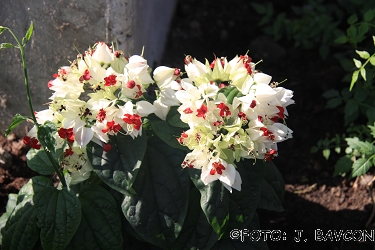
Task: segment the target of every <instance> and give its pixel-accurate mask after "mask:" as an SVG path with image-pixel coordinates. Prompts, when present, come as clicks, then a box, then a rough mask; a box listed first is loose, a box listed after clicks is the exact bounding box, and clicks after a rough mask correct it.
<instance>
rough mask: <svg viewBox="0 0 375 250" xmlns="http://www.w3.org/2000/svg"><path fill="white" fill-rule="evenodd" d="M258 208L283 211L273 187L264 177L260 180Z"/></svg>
mask: <svg viewBox="0 0 375 250" xmlns="http://www.w3.org/2000/svg"><path fill="white" fill-rule="evenodd" d="M259 208H262V209H267V210H272V211H276V212H282V211H284V208H283V206H282V204H281V200H280V198H279V197H278V195H277V193H276V192H275V190H274V188H273V187H272V186H271V185H270V183H268V182H267V181H266V180H265V179H262V180H261V195H260V201H259Z"/></svg>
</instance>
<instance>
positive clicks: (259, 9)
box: [251, 3, 266, 14]
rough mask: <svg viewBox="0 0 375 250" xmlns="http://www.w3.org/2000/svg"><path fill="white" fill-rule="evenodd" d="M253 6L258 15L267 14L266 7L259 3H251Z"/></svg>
mask: <svg viewBox="0 0 375 250" xmlns="http://www.w3.org/2000/svg"><path fill="white" fill-rule="evenodd" d="M251 6H252V7H253V8H254V9H255V11H256V12H257V13H258V14H265V13H266V7H265V6H264V5H263V4H259V3H251Z"/></svg>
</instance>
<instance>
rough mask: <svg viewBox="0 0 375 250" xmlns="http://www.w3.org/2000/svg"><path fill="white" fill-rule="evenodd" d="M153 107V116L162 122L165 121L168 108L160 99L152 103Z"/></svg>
mask: <svg viewBox="0 0 375 250" xmlns="http://www.w3.org/2000/svg"><path fill="white" fill-rule="evenodd" d="M154 107H155V112H154V113H155V115H156V116H157V117H159V118H160V119H162V120H164V121H165V120H166V119H167V115H168V112H169V110H170V107H169V106H167V105H164V104H163V103H162V102H161V101H160V99H157V100H155V101H154Z"/></svg>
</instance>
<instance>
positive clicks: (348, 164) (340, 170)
mask: <svg viewBox="0 0 375 250" xmlns="http://www.w3.org/2000/svg"><path fill="white" fill-rule="evenodd" d="M350 158H351V156H350V155H344V156H342V157H341V158H340V159H339V160H338V161H337V162H336V164H335V170H334V172H333V176H337V175H343V174H346V173H348V172H349V171H350V170H351V169H352V165H353V162H352V161H351V160H350Z"/></svg>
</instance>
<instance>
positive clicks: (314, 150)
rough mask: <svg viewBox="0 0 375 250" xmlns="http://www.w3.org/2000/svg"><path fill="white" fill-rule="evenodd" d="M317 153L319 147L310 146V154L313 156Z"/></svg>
mask: <svg viewBox="0 0 375 250" xmlns="http://www.w3.org/2000/svg"><path fill="white" fill-rule="evenodd" d="M318 151H319V147H317V146H312V147H311V149H310V153H312V154H315V153H316V152H318Z"/></svg>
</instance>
